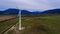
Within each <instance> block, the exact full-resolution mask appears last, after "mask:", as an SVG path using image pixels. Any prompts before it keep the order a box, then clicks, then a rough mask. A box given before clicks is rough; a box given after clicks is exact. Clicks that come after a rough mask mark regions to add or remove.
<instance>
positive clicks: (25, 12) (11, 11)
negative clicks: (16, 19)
mask: <svg viewBox="0 0 60 34" xmlns="http://www.w3.org/2000/svg"><path fill="white" fill-rule="evenodd" d="M19 11H21V15H23V16H28V15H45V14H48V15H49V14H60V9H52V10H46V11H43V12H42V11H41V12H40V11H34V12H30V11H28V10H19V9H13V8H10V9H7V10H4V11H0V15H18V13H19Z"/></svg>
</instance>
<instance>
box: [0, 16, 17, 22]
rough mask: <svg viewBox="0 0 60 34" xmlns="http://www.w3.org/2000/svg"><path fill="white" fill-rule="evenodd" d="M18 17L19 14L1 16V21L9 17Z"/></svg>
mask: <svg viewBox="0 0 60 34" xmlns="http://www.w3.org/2000/svg"><path fill="white" fill-rule="evenodd" d="M16 17H17V16H15V15H8V16H1V17H0V21H5V20H9V19H13V18H16Z"/></svg>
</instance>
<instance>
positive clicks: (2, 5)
mask: <svg viewBox="0 0 60 34" xmlns="http://www.w3.org/2000/svg"><path fill="white" fill-rule="evenodd" d="M8 8H19V9H25V10H30V11H33V10H40V11H44V10H49V9H55V8H60V0H0V10H5V9H8Z"/></svg>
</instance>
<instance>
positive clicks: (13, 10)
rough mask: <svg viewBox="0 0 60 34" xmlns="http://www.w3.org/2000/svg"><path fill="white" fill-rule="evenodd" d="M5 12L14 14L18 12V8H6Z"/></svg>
mask: <svg viewBox="0 0 60 34" xmlns="http://www.w3.org/2000/svg"><path fill="white" fill-rule="evenodd" d="M4 13H5V14H11V15H16V14H18V13H19V9H7V10H5V11H4Z"/></svg>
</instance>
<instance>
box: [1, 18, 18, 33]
mask: <svg viewBox="0 0 60 34" xmlns="http://www.w3.org/2000/svg"><path fill="white" fill-rule="evenodd" d="M18 21H19V19H18V18H15V19H10V20H7V21H2V22H1V23H0V34H2V33H4V32H5V31H6V30H8V29H9V28H10V27H12V26H13V25H14V24H16V23H18Z"/></svg>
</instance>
